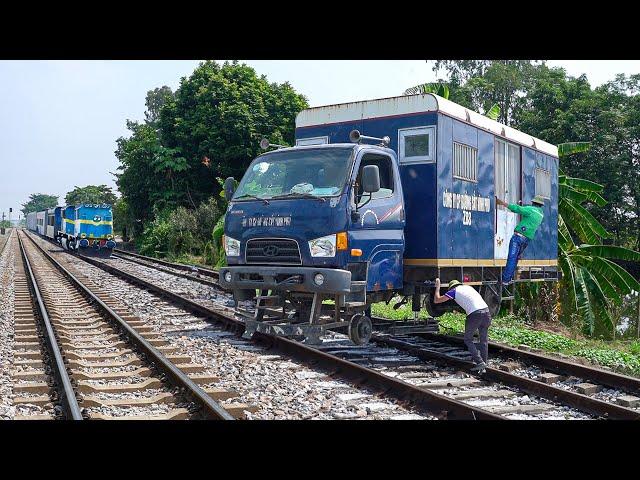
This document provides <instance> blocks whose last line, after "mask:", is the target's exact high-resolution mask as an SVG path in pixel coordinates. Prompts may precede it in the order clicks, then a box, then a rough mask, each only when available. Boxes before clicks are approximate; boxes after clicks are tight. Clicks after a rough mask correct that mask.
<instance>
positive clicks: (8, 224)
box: [0, 220, 11, 228]
mask: <svg viewBox="0 0 640 480" xmlns="http://www.w3.org/2000/svg"><path fill="white" fill-rule="evenodd" d="M0 228H11V222H10V221H9V220H0Z"/></svg>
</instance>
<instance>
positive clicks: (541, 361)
mask: <svg viewBox="0 0 640 480" xmlns="http://www.w3.org/2000/svg"><path fill="white" fill-rule="evenodd" d="M125 254H129V255H132V256H138V257H140V258H145V259H146V258H149V261H151V262H154V261H157V259H152V258H151V257H144V256H142V255H138V254H131V253H130V252H125ZM83 259H84V260H87V261H88V262H89V263H92V264H94V265H95V266H98V267H99V268H102V269H103V270H106V271H109V269H110V270H111V271H110V272H109V273H112V274H115V275H118V276H121V277H123V278H125V279H126V280H128V281H131V282H134V283H137V284H139V285H143V286H144V287H145V288H148V289H150V290H152V291H154V292H155V293H158V294H160V295H162V296H165V297H169V298H171V299H172V301H174V302H177V303H179V304H181V305H183V306H186V307H188V308H189V309H191V310H192V311H196V312H198V313H200V314H203V315H205V316H207V317H211V316H213V317H214V318H215V319H219V318H217V317H218V316H219V317H222V318H224V320H223V321H224V322H225V323H227V324H229V325H232V326H233V327H234V328H236V329H238V330H239V331H242V330H244V324H243V323H242V322H240V321H238V320H236V319H230V318H229V317H226V316H224V315H222V314H221V313H219V312H215V311H213V310H210V309H208V308H207V307H203V306H201V305H199V304H197V303H195V302H192V301H191V300H188V299H186V298H184V297H181V296H179V295H176V294H174V293H172V292H169V291H167V290H165V289H163V288H161V287H158V286H156V285H154V284H151V283H150V282H147V281H144V280H141V279H139V278H137V277H134V276H133V275H131V274H128V273H126V272H123V271H121V270H120V269H117V268H115V267H111V266H108V269H107V268H106V267H107V266H106V265H104V263H102V262H100V261H96V260H94V259H91V258H89V259H87V258H85V257H83ZM137 263H138V262H137ZM157 263H161V264H162V263H165V264H169V265H172V266H173V265H176V264H171V263H170V262H163V261H157ZM181 267H182V268H183V269H189V267H186V266H181ZM169 273H173V272H169ZM187 277H188V278H191V279H194V280H197V279H195V277H191V276H187ZM185 302H186V303H185ZM230 320H231V323H230V322H229V321H230ZM414 335H417V336H421V337H423V338H426V339H433V340H437V339H438V338H440V337H442V335H439V334H433V333H423V334H414ZM263 337H264V338H263ZM254 338H256V339H262V340H266V341H268V342H270V343H271V344H277V348H279V349H281V350H286V351H287V352H288V353H289V354H290V355H292V356H295V357H297V358H299V359H301V360H303V361H305V360H308V357H309V356H311V357H313V356H316V355H317V354H320V355H325V356H327V357H330V358H331V359H337V360H340V361H342V362H345V363H348V364H350V365H355V366H356V367H357V368H358V369H361V370H366V371H372V372H375V371H374V370H371V369H367V368H366V367H361V366H360V365H356V364H353V363H352V362H348V361H345V360H342V359H338V358H337V357H334V356H332V355H328V354H325V353H324V352H320V351H319V350H317V349H314V348H311V347H308V346H306V345H302V344H300V343H299V342H295V341H291V340H288V339H285V338H283V337H278V336H272V335H267V334H263V333H260V332H258V333H256V334H254ZM374 340H375V341H377V342H387V344H388V345H390V344H391V343H390V342H389V340H390V339H386V338H385V339H384V340H383V339H382V338H381V337H379V336H374ZM447 341H449V342H450V343H458V342H460V343H462V340H461V339H458V338H455V337H449V338H448V339H447ZM396 342H398V343H396V344H395V345H393V346H395V347H396V348H400V349H403V350H411V353H414V354H416V355H417V356H418V357H419V358H425V359H438V360H441V361H444V362H448V363H454V364H456V366H459V367H462V368H464V369H466V370H468V369H469V368H470V367H472V366H473V364H472V363H471V362H467V361H464V360H460V359H453V358H451V357H450V356H446V355H444V354H441V353H438V352H430V351H424V350H423V349H420V348H419V347H416V346H414V345H410V344H409V343H404V342H402V341H401V340H396ZM290 343H292V344H294V345H296V347H295V348H293V349H291V348H290V345H289V344H290ZM299 346H302V347H304V348H305V349H307V350H308V351H306V352H304V353H303V352H301V351H300V347H299ZM490 348H491V349H492V351H502V352H509V353H511V354H513V355H517V356H519V357H520V358H523V359H527V360H528V361H530V362H536V363H537V364H538V365H540V366H543V367H545V368H548V369H550V370H556V371H557V370H558V369H559V367H561V368H563V369H564V371H566V372H572V373H574V374H576V375H580V376H584V377H586V378H587V379H591V380H594V381H598V382H599V383H603V384H605V385H608V386H613V387H616V388H622V389H625V390H631V391H637V389H638V388H639V386H640V380H638V379H634V378H633V377H628V376H625V375H620V374H616V373H613V372H607V371H604V370H601V369H596V368H593V367H587V366H583V365H578V364H574V363H571V362H565V361H562V360H560V359H554V358H551V357H545V356H543V355H539V354H534V353H530V352H523V351H521V350H517V349H510V348H509V347H503V346H501V345H498V344H495V342H490ZM312 352H313V353H312ZM319 360H320V361H321V362H323V363H324V362H327V359H319ZM332 361H335V360H332ZM376 373H377V372H376ZM357 375H359V376H360V377H362V376H363V375H364V373H363V372H362V371H361V372H359V373H358V374H357ZM380 375H381V376H382V377H384V381H385V382H386V379H387V378H389V377H387V376H384V375H382V374H380ZM485 377H486V378H487V379H490V380H493V381H498V382H502V383H505V384H511V385H513V386H516V387H517V388H519V389H521V390H523V391H525V392H527V393H530V394H534V395H537V396H540V397H542V398H545V399H548V400H552V401H556V402H562V403H564V404H566V405H569V406H571V407H573V408H577V409H579V410H582V411H585V412H587V413H590V414H594V415H599V416H604V417H606V418H616V419H640V412H638V411H636V410H633V409H631V408H626V407H622V406H619V405H615V404H612V403H609V402H605V401H602V400H598V399H595V398H591V397H589V396H587V395H583V394H580V393H577V392H572V391H568V390H564V389H562V388H558V387H554V386H552V385H549V384H546V383H543V382H540V381H537V380H533V379H529V378H525V377H520V376H518V375H514V374H511V373H508V372H504V371H501V370H498V369H495V368H491V367H488V368H487V373H485ZM351 379H352V380H353V378H351ZM401 383H404V384H406V385H410V384H408V383H406V382H401ZM377 387H378V388H379V387H380V385H379V384H378V385H377ZM419 390H421V391H424V389H419ZM404 394H405V395H406V394H407V393H406V392H405V393H404ZM434 395H438V394H435V393H434ZM438 396H439V397H442V398H443V399H445V400H446V401H451V400H450V399H448V398H447V397H444V396H441V395H438ZM460 403H461V402H460ZM462 405H465V404H462ZM465 406H466V405H465ZM482 412H483V414H486V413H487V412H486V411H482ZM495 416H496V417H498V418H501V417H499V416H497V415H495Z"/></svg>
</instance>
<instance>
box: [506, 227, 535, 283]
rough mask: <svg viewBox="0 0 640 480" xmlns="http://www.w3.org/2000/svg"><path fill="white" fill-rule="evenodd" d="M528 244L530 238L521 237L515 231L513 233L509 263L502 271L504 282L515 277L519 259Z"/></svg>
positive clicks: (510, 242)
mask: <svg viewBox="0 0 640 480" xmlns="http://www.w3.org/2000/svg"><path fill="white" fill-rule="evenodd" d="M528 245H529V239H528V238H525V237H521V236H520V235H516V234H515V233H514V234H513V236H512V237H511V240H510V241H509V257H508V258H507V265H506V267H504V270H503V271H502V283H508V282H510V281H511V280H512V279H513V275H514V274H515V273H516V267H517V266H518V260H520V256H521V255H522V253H523V252H524V250H525V248H527V246H528Z"/></svg>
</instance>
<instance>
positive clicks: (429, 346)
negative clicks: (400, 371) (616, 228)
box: [127, 256, 640, 419]
mask: <svg viewBox="0 0 640 480" xmlns="http://www.w3.org/2000/svg"><path fill="white" fill-rule="evenodd" d="M138 257H140V258H141V259H144V261H142V262H139V263H140V264H142V265H145V266H149V267H151V268H154V266H153V264H154V262H157V260H156V259H153V258H151V257H144V256H138ZM127 260H130V259H129V258H127ZM159 263H162V261H160V262H159ZM167 263H168V262H167ZM170 265H177V264H170ZM182 268H189V267H184V266H182ZM209 272H215V271H214V270H209ZM166 273H171V272H170V271H167V272H166ZM373 320H374V322H378V323H385V322H386V323H388V321H386V320H385V319H381V318H374V319H373ZM374 341H376V342H377V343H379V344H385V345H394V346H396V347H398V348H406V349H409V350H411V351H416V349H417V348H418V347H419V348H421V349H422V352H420V353H419V356H421V358H431V359H439V360H442V361H447V362H453V363H454V364H455V365H458V366H463V367H470V366H471V365H472V364H471V362H470V359H469V357H468V354H467V353H466V347H465V346H464V342H463V340H462V338H461V337H459V336H458V337H457V336H450V335H442V334H436V333H422V334H417V335H409V336H406V335H401V336H399V337H396V339H395V340H394V338H393V337H392V336H389V335H377V336H376V337H375V338H374ZM490 352H491V354H492V356H493V360H492V361H491V365H490V368H489V370H488V374H487V375H486V377H487V378H492V379H494V380H496V381H509V382H511V383H513V384H516V385H522V386H524V387H526V388H527V390H528V391H530V392H534V393H537V394H544V396H545V397H546V398H552V399H555V400H558V399H564V400H565V401H566V402H567V403H569V404H570V405H573V406H575V407H576V408H584V409H586V410H588V411H590V412H591V413H593V414H595V415H603V416H606V417H608V416H611V417H612V418H629V419H638V418H640V417H639V416H638V413H639V412H640V379H638V378H634V377H630V376H626V375H621V374H617V373H614V372H610V371H606V370H603V369H599V368H596V367H592V366H586V365H580V364H577V363H574V362H568V361H565V360H562V359H559V358H556V357H552V356H548V355H543V354H539V353H535V352H528V351H526V350H522V349H515V348H511V347H508V346H505V345H499V344H497V343H495V342H490ZM517 377H519V378H517ZM481 393H483V394H484V393H486V392H481Z"/></svg>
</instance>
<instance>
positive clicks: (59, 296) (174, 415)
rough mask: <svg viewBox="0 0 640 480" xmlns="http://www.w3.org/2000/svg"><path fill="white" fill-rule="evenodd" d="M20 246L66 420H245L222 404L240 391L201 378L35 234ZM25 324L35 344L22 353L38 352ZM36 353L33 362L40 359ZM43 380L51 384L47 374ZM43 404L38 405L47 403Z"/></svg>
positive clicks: (24, 344)
mask: <svg viewBox="0 0 640 480" xmlns="http://www.w3.org/2000/svg"><path fill="white" fill-rule="evenodd" d="M27 237H28V238H27ZM18 241H19V243H20V248H21V253H22V259H24V265H25V272H26V273H27V274H26V280H27V281H28V282H30V283H31V288H32V289H33V292H34V294H35V298H36V301H35V302H34V303H35V304H36V305H37V308H38V312H37V313H38V316H39V317H40V318H41V319H42V320H43V321H44V325H43V327H42V329H43V330H44V331H45V336H46V338H47V341H48V342H49V344H48V346H47V349H48V350H49V351H50V352H53V353H52V356H51V360H50V364H51V366H52V367H55V368H54V369H53V370H54V374H55V377H56V380H57V381H56V384H57V386H58V387H59V388H58V392H59V396H60V398H61V399H63V400H64V402H63V403H64V405H65V406H64V408H63V410H64V413H65V415H64V416H65V418H73V419H82V418H89V419H123V418H126V419H200V418H216V419H226V420H228V419H233V418H234V415H235V416H239V415H241V410H242V409H238V408H236V409H232V408H229V409H227V408H226V406H225V404H224V403H219V400H224V399H227V398H230V397H233V392H225V391H221V390H220V389H216V388H214V387H211V386H209V385H210V384H211V383H214V382H215V381H216V380H217V379H215V378H212V377H211V376H208V375H202V374H200V372H201V371H202V370H204V367H203V366H201V365H197V364H194V363H192V362H191V359H190V358H188V357H184V356H180V355H174V354H173V352H174V351H175V348H173V347H171V346H169V345H168V343H167V342H166V341H165V340H163V339H162V338H159V336H158V334H157V333H154V332H153V331H152V330H151V329H150V328H149V327H147V326H145V324H144V322H141V321H140V319H138V318H135V317H123V316H121V315H120V314H119V313H118V310H119V307H118V302H116V301H114V300H113V299H112V298H110V297H109V296H108V295H107V294H106V293H104V292H103V291H101V290H100V289H99V288H97V287H96V286H95V285H91V282H90V281H88V280H87V279H86V278H81V277H77V276H74V275H73V274H72V273H71V272H70V271H69V270H68V269H66V268H65V267H64V266H63V265H62V263H60V262H58V261H57V260H56V259H54V258H53V256H52V255H50V254H49V253H48V252H47V251H45V250H44V249H43V248H42V247H41V246H39V245H38V243H37V241H35V240H33V239H32V238H31V237H30V235H28V234H26V233H19V234H18ZM69 258H71V257H69ZM23 283H24V282H20V285H19V286H21V297H22V300H23V301H24V302H25V303H26V302H28V299H27V295H26V294H25V291H24V288H23V287H24V286H23ZM92 287H93V288H92ZM24 325H25V329H26V328H28V330H27V331H26V332H25V335H27V336H29V337H30V338H26V339H25V340H30V341H29V342H19V343H21V345H17V346H19V347H24V348H32V347H36V346H37V345H36V342H35V341H34V340H36V338H35V335H34V328H33V325H32V324H29V325H27V323H26V321H25V323H24ZM32 350H33V353H32V357H31V358H29V360H31V361H33V360H39V359H38V358H35V357H36V356H37V352H36V351H35V350H36V348H32ZM42 350H43V349H42V348H40V351H41V352H42ZM56 352H57V353H56ZM42 360H45V359H44V358H43V359H42ZM42 360H41V361H42ZM45 361H46V360H45ZM42 363H43V364H44V361H42ZM41 370H42V369H41ZM32 373H33V375H36V371H35V369H34V371H33V372H32ZM40 373H41V374H42V371H41V372H40ZM39 380H40V384H42V383H45V382H43V380H45V378H44V377H43V376H42V375H41V377H40V379H39ZM40 386H41V387H42V385H40ZM41 397H42V398H39V399H38V401H39V402H41V403H46V401H47V400H46V399H45V398H44V395H42V396H41ZM244 407H247V406H244ZM80 409H81V410H80Z"/></svg>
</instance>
